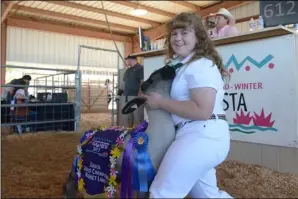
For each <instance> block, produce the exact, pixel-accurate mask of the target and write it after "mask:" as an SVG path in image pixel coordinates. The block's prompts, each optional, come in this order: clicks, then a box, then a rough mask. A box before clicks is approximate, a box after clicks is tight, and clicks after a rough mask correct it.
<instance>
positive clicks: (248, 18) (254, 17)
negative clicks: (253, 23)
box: [236, 15, 259, 23]
mask: <svg viewBox="0 0 298 199" xmlns="http://www.w3.org/2000/svg"><path fill="white" fill-rule="evenodd" d="M251 18H253V19H258V18H259V15H252V16H249V17H243V18H241V19H236V23H241V22H244V21H249V20H250V19H251Z"/></svg>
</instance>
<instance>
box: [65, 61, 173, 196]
mask: <svg viewBox="0 0 298 199" xmlns="http://www.w3.org/2000/svg"><path fill="white" fill-rule="evenodd" d="M166 67H168V66H166ZM166 67H163V68H161V69H160V70H158V71H155V72H154V73H153V74H151V76H150V77H149V78H148V80H146V81H145V82H144V83H143V85H142V91H143V93H150V92H153V91H154V92H157V93H159V94H160V95H162V96H163V97H167V98H169V94H170V88H171V85H172V81H173V77H174V76H173V72H174V73H175V70H173V69H170V70H168V69H169V67H168V69H165V68H166ZM167 70H168V72H166V71H167ZM160 71H163V73H160ZM165 72H166V73H165ZM170 73H172V75H169V74H170ZM163 74H167V75H163ZM153 80H154V81H153ZM133 100H134V101H135V102H138V105H141V104H142V103H145V100H144V99H143V98H135V99H133ZM128 103H129V102H128ZM132 105H133V104H132ZM124 108H125V107H124ZM145 108H146V111H147V114H148V119H149V122H148V127H147V129H146V131H145V133H147V135H148V139H149V143H148V152H149V155H150V158H151V161H152V164H153V166H154V168H155V171H157V169H158V167H159V165H160V163H161V161H162V158H163V157H164V155H165V153H166V151H167V149H168V148H169V147H170V145H171V143H172V142H173V141H174V139H175V133H176V132H175V127H174V123H173V120H172V118H171V115H170V113H168V112H166V111H164V110H161V109H151V108H150V107H148V106H146V105H145ZM122 112H123V111H122ZM130 138H131V136H130V135H129V134H128V135H127V136H126V137H125V140H124V147H125V146H126V144H127V143H128V141H129V140H130ZM122 156H123V154H122V155H121V157H120V158H119V159H118V160H117V165H118V166H119V168H121V165H122ZM120 172H121V171H120ZM149 186H150V185H149ZM63 195H64V197H65V198H76V197H77V183H76V171H74V168H73V167H72V169H71V172H70V173H69V176H68V179H67V181H66V183H65V184H64V185H63ZM137 195H138V198H148V193H137Z"/></svg>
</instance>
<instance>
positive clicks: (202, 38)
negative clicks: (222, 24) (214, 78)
mask: <svg viewBox="0 0 298 199" xmlns="http://www.w3.org/2000/svg"><path fill="white" fill-rule="evenodd" d="M189 27H191V28H193V30H194V31H195V35H196V37H197V44H196V46H195V55H194V56H193V57H192V59H191V60H190V62H191V61H194V60H197V59H200V58H202V57H205V58H207V59H210V60H212V61H213V64H215V65H217V67H218V69H219V71H220V73H221V75H222V77H223V79H226V78H229V77H230V74H229V73H228V72H227V71H226V70H225V68H224V65H223V61H222V58H221V56H220V55H219V54H218V52H217V51H216V49H215V46H214V44H213V41H212V40H211V39H210V37H209V36H208V33H207V31H206V29H205V27H204V25H203V23H202V21H201V17H200V16H199V15H197V14H192V13H181V14H179V15H177V16H176V17H175V18H174V19H173V20H172V21H171V22H169V23H168V24H167V38H166V46H167V48H168V54H167V56H168V58H172V57H173V55H174V54H175V52H174V50H173V48H172V46H171V43H170V40H171V32H172V31H173V30H175V29H180V28H181V29H187V28H189Z"/></svg>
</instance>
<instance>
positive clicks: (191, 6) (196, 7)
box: [171, 1, 200, 11]
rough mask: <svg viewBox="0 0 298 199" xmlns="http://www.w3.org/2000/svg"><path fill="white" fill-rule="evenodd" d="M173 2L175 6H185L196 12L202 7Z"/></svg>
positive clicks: (183, 2)
mask: <svg viewBox="0 0 298 199" xmlns="http://www.w3.org/2000/svg"><path fill="white" fill-rule="evenodd" d="M171 2H172V3H175V4H178V5H180V6H184V7H186V8H190V9H192V10H195V11H198V10H200V7H199V6H196V5H194V4H192V3H189V2H187V1H171Z"/></svg>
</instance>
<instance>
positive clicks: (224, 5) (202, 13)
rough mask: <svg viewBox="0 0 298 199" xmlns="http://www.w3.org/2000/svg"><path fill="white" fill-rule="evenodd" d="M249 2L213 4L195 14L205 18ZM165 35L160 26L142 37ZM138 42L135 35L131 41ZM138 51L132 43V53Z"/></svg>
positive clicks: (164, 26) (136, 44) (162, 26)
mask: <svg viewBox="0 0 298 199" xmlns="http://www.w3.org/2000/svg"><path fill="white" fill-rule="evenodd" d="M249 2H251V1H223V2H220V3H217V4H214V5H213V6H210V7H206V8H204V9H201V10H200V11H198V12H197V13H198V14H199V15H200V16H201V17H202V18H204V17H206V16H208V15H209V14H210V13H215V12H217V11H218V9H219V8H226V9H228V10H229V9H232V8H234V7H237V6H240V5H243V4H247V3H249ZM165 33H166V24H163V25H160V26H158V27H156V28H152V29H150V30H147V31H144V35H145V36H148V37H150V38H157V37H160V35H165ZM137 40H138V35H135V36H134V37H133V41H137ZM138 51H140V49H139V47H138V43H137V42H136V43H134V46H133V52H134V53H135V52H138Z"/></svg>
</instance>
